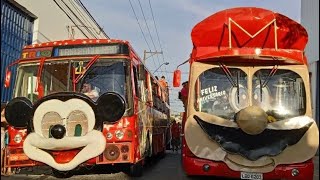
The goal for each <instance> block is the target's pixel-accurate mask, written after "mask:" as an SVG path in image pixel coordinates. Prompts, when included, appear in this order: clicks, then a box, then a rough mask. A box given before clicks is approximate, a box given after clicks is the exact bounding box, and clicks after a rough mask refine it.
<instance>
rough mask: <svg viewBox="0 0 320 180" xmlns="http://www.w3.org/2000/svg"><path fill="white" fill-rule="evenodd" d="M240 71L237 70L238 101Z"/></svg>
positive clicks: (238, 95) (238, 98) (238, 96)
mask: <svg viewBox="0 0 320 180" xmlns="http://www.w3.org/2000/svg"><path fill="white" fill-rule="evenodd" d="M239 79H240V71H237V100H238V103H239V102H240V89H239Z"/></svg>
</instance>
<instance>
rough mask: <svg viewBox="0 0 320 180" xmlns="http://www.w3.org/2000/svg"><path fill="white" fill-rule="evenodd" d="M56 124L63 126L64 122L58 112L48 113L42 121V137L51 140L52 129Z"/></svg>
mask: <svg viewBox="0 0 320 180" xmlns="http://www.w3.org/2000/svg"><path fill="white" fill-rule="evenodd" d="M56 124H63V120H62V118H61V116H60V114H58V113H57V112H47V113H46V114H45V115H44V116H43V118H42V121H41V131H42V135H43V136H44V137H46V138H51V137H52V136H51V134H50V129H51V128H52V127H53V126H54V125H56Z"/></svg>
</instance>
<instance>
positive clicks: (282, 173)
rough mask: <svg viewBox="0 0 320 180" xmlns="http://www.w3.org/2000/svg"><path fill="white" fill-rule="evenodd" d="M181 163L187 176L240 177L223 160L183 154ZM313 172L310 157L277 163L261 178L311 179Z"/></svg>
mask: <svg viewBox="0 0 320 180" xmlns="http://www.w3.org/2000/svg"><path fill="white" fill-rule="evenodd" d="M182 164H183V169H184V171H185V173H186V174H187V175H189V176H193V175H203V176H217V177H228V178H237V179H240V178H241V172H239V171H234V170H232V169H230V168H229V167H228V166H227V165H226V164H225V163H224V162H217V161H210V160H205V159H199V158H195V157H187V156H184V157H182ZM208 165H209V166H208ZM205 169H206V170H205ZM294 169H295V170H294ZM297 170H298V174H297V175H295V176H294V175H293V174H296V172H297ZM293 172H295V173H293ZM313 172H314V164H313V161H312V159H311V160H308V161H306V162H303V163H297V164H290V165H278V166H277V167H276V168H275V169H274V170H273V171H271V172H268V173H263V179H290V180H312V179H313Z"/></svg>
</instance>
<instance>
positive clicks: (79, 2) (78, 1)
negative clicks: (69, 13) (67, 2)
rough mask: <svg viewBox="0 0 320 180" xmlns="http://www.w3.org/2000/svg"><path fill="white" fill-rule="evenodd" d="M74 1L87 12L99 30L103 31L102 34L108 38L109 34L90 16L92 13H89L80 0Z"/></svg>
mask: <svg viewBox="0 0 320 180" xmlns="http://www.w3.org/2000/svg"><path fill="white" fill-rule="evenodd" d="M76 3H77V4H78V5H80V6H81V7H82V8H83V9H84V10H85V12H86V13H87V15H88V16H89V17H90V18H91V20H92V21H94V22H95V24H96V25H97V27H98V28H99V30H100V31H101V32H102V33H103V35H104V36H105V37H106V38H107V39H110V38H109V36H108V35H107V34H106V33H105V32H104V30H103V29H102V28H101V27H100V25H99V24H98V23H97V21H96V20H95V19H94V18H93V17H92V15H91V14H90V12H89V11H88V10H87V8H86V7H85V6H84V5H83V4H82V2H81V0H76Z"/></svg>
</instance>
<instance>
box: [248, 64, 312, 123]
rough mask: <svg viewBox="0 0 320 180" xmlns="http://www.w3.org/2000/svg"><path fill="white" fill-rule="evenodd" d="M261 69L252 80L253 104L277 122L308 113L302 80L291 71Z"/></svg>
mask: <svg viewBox="0 0 320 180" xmlns="http://www.w3.org/2000/svg"><path fill="white" fill-rule="evenodd" d="M270 71H271V70H270V69H261V70H258V71H257V72H255V73H254V75H253V79H252V88H253V89H252V94H253V97H252V100H253V101H252V102H253V105H256V106H260V107H261V108H262V109H264V110H265V111H266V113H267V114H268V115H270V116H273V117H274V118H275V119H276V120H282V119H285V118H290V117H295V116H299V115H303V114H305V113H306V92H305V88H304V83H303V80H302V78H301V77H300V76H299V75H298V74H297V73H295V72H293V71H291V70H283V69H281V70H277V71H276V72H275V73H274V75H272V76H270Z"/></svg>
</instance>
